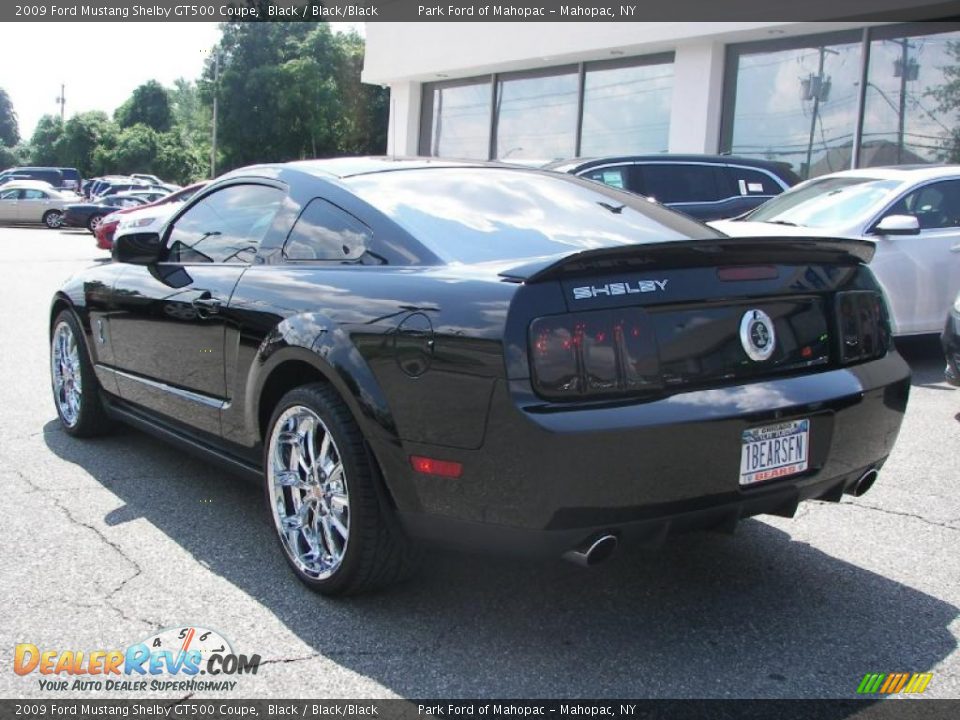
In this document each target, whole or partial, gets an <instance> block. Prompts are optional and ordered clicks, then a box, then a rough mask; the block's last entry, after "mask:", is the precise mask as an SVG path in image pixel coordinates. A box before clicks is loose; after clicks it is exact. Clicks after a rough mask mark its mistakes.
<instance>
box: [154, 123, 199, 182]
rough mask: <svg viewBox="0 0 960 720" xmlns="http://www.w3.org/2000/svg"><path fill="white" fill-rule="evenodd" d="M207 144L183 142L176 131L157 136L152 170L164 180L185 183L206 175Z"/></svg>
mask: <svg viewBox="0 0 960 720" xmlns="http://www.w3.org/2000/svg"><path fill="white" fill-rule="evenodd" d="M209 153H210V148H209V145H207V146H203V147H198V146H197V145H195V144H193V143H185V142H183V138H182V136H181V135H180V134H179V133H177V132H176V131H173V132H169V133H164V134H163V135H160V136H159V137H158V143H157V155H156V158H155V159H154V162H153V172H154V173H155V174H157V175H159V176H160V177H162V178H164V179H166V180H172V181H173V182H176V183H179V184H181V185H187V184H189V183H192V182H195V181H197V180H199V179H201V178H204V177H206V176H207V171H208V169H209V168H208V163H209V158H210V155H209Z"/></svg>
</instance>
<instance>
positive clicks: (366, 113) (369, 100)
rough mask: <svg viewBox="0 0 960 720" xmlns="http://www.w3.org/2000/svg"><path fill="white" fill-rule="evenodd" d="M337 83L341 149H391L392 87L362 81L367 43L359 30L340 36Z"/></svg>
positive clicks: (367, 151)
mask: <svg viewBox="0 0 960 720" xmlns="http://www.w3.org/2000/svg"><path fill="white" fill-rule="evenodd" d="M336 43H337V46H338V53H337V55H338V57H337V85H338V87H339V89H340V95H341V109H342V119H341V124H340V126H339V133H338V150H339V151H340V152H341V153H342V154H344V155H382V154H384V153H385V152H386V151H387V126H388V124H389V116H390V91H389V90H387V89H386V88H382V87H380V86H379V85H368V84H365V83H362V82H360V71H361V70H363V53H364V47H365V43H364V40H363V38H362V37H360V36H359V35H358V34H357V33H356V32H355V31H352V30H351V31H350V32H349V33H342V34H340V35H337V36H336Z"/></svg>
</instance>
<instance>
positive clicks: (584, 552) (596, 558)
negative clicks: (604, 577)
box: [561, 533, 618, 567]
mask: <svg viewBox="0 0 960 720" xmlns="http://www.w3.org/2000/svg"><path fill="white" fill-rule="evenodd" d="M617 544H618V540H617V536H616V535H611V534H610V533H604V534H603V535H599V536H597V537H595V538H593V539H592V540H588V541H587V542H585V543H584V544H583V545H581V546H580V547H578V548H574V549H573V550H568V551H567V552H565V553H564V554H563V555H562V556H561V557H562V558H563V559H564V560H569V561H570V562H572V563H573V564H575V565H579V566H580V567H593V566H594V565H599V564H600V563H602V562H603V561H605V560H608V559H609V558H610V556H611V555H613V552H614V550H616V549H617Z"/></svg>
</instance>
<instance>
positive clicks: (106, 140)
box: [57, 110, 117, 177]
mask: <svg viewBox="0 0 960 720" xmlns="http://www.w3.org/2000/svg"><path fill="white" fill-rule="evenodd" d="M116 135H117V127H116V125H114V124H113V122H112V121H111V120H110V118H109V117H107V115H106V113H103V112H100V111H99V110H91V111H90V112H85V113H78V114H76V115H74V116H73V117H71V118H70V119H69V120H67V122H66V124H65V125H64V126H63V137H62V138H61V140H60V142H59V143H57V157H58V159H59V163H58V164H59V165H63V166H66V167H75V168H77V170H79V171H80V175H82V176H83V177H93V176H94V175H101V174H103V173H104V172H105V169H104V167H103V166H102V164H101V163H100V162H98V161H97V158H98V157H99V155H98V154H97V151H98V150H101V149H103V148H109V147H112V146H113V145H115V144H116Z"/></svg>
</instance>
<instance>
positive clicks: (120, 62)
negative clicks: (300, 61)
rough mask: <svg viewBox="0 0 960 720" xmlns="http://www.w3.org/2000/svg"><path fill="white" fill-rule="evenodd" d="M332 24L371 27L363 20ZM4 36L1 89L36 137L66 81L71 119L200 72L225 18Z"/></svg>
mask: <svg viewBox="0 0 960 720" xmlns="http://www.w3.org/2000/svg"><path fill="white" fill-rule="evenodd" d="M330 25H331V27H332V29H333V30H335V31H336V30H340V31H346V30H348V29H349V28H351V27H353V28H355V29H356V30H357V31H358V32H359V33H361V34H363V32H364V28H363V23H331V24H330ZM3 36H4V37H3V42H2V43H0V68H3V72H2V73H0V87H2V88H3V89H4V90H6V91H7V94H8V95H9V96H10V99H11V100H12V101H13V107H14V110H15V111H16V113H17V118H18V120H19V124H20V136H21V138H23V139H24V140H28V139H29V138H30V136H31V135H32V134H33V130H34V128H35V127H36V124H37V121H38V120H39V119H40V117H41V116H42V115H44V114H46V113H52V114H57V113H59V112H60V106H59V105H58V104H57V102H56V99H57V97H59V95H60V84H61V83H64V84H65V85H66V89H65V93H64V95H65V97H66V99H67V103H66V116H67V117H68V118H69V117H70V116H71V115H73V114H75V113H78V112H86V111H87V110H103V111H104V112H106V113H107V114H108V115H112V114H113V111H114V110H116V109H117V107H118V106H119V105H120V104H121V103H123V101H124V100H126V99H127V98H128V97H129V96H130V93H132V92H133V90H134V88H136V87H137V86H138V85H141V84H142V83H145V82H146V81H147V80H157V81H159V82H160V83H161V84H163V85H166V86H168V87H169V86H170V85H172V84H173V81H174V80H176V79H177V78H179V77H184V78H187V79H189V80H194V79H196V78H197V77H199V75H200V72H201V70H202V69H203V62H204V60H205V59H206V58H207V57H208V56H209V52H210V48H211V47H212V46H213V45H214V44H216V42H217V40H218V39H219V37H220V31H219V30H218V28H217V23H198V22H178V23H163V22H143V23H127V22H125V23H119V22H104V23H96V22H82V23H79V22H78V23H69V22H64V23H51V22H44V23H17V24H16V25H13V24H10V25H7V26H6V29H5V31H4V33H3ZM38 48H43V50H42V52H37V49H38Z"/></svg>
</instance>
